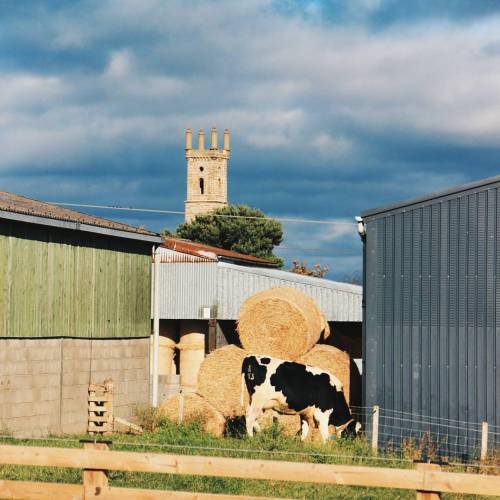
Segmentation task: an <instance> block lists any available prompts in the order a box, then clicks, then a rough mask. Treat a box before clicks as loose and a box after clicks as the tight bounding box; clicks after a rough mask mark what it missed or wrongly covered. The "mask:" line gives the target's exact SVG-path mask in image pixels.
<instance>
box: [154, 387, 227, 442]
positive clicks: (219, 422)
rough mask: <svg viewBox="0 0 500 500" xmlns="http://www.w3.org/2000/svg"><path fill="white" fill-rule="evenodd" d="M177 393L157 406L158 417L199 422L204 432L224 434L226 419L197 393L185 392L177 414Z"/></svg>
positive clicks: (175, 420) (216, 434)
mask: <svg viewBox="0 0 500 500" xmlns="http://www.w3.org/2000/svg"><path fill="white" fill-rule="evenodd" d="M180 397H181V396H180V395H179V394H174V395H173V396H171V397H170V398H169V399H167V401H165V402H164V403H162V404H161V405H160V406H159V407H158V418H161V417H163V418H166V419H167V420H169V421H171V422H175V423H180V422H181V420H180V417H181V416H182V421H183V422H200V423H201V424H202V426H203V429H204V430H205V432H208V433H210V434H213V435H214V436H216V437H220V436H222V435H223V434H224V428H225V425H226V419H225V418H224V416H223V415H222V414H221V413H220V412H218V411H217V410H216V409H215V408H214V407H213V406H212V405H211V404H210V403H208V402H207V401H206V400H205V399H204V398H202V397H201V396H200V395H198V394H185V395H184V407H183V412H182V415H180V414H179V400H180Z"/></svg>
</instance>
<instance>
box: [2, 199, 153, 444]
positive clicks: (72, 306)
mask: <svg viewBox="0 0 500 500" xmlns="http://www.w3.org/2000/svg"><path fill="white" fill-rule="evenodd" d="M160 243H161V238H160V237H159V236H158V235H157V234H155V233H151V232H148V231H145V230H143V229H140V228H136V227H131V226H128V225H125V224H121V223H118V222H113V221H110V220H106V219H102V218H99V217H93V216H90V215H86V214H82V213H78V212H75V211H72V210H67V209H64V208H61V207H59V206H55V205H51V204H48V203H44V202H40V201H36V200H32V199H29V198H26V197H23V196H18V195H15V194H11V193H6V192H2V193H0V256H1V257H0V268H1V270H0V275H1V276H2V282H1V287H0V426H1V427H2V428H3V430H4V431H5V430H7V431H10V432H12V433H14V434H15V435H41V434H47V433H51V432H54V433H56V432H57V433H60V432H63V433H66V432H83V431H85V430H86V428H87V414H88V388H89V383H90V382H96V383H102V382H103V381H104V380H105V379H107V378H108V377H111V378H112V379H113V382H114V385H115V396H114V404H115V414H116V415H119V416H122V417H125V418H126V417H128V416H129V415H130V413H131V411H132V408H133V406H134V405H135V404H137V403H147V402H148V394H149V336H150V332H151V319H150V307H151V297H150V292H151V251H152V248H153V246H155V245H158V244H160Z"/></svg>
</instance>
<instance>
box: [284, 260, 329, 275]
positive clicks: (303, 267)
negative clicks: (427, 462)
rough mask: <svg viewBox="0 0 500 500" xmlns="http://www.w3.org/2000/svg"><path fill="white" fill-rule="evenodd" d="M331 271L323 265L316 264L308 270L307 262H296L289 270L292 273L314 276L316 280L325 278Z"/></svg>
mask: <svg viewBox="0 0 500 500" xmlns="http://www.w3.org/2000/svg"><path fill="white" fill-rule="evenodd" d="M329 270H330V269H329V268H328V267H327V266H322V265H321V264H315V265H314V266H313V268H312V269H308V267H307V264H306V263H305V262H299V261H298V260H294V261H293V262H292V267H291V268H290V269H289V271H290V272H292V273H295V274H302V275H304V276H314V277H315V278H324V277H325V275H326V273H327V272H328V271H329Z"/></svg>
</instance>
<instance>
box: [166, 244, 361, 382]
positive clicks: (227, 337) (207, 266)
mask: <svg viewBox="0 0 500 500" xmlns="http://www.w3.org/2000/svg"><path fill="white" fill-rule="evenodd" d="M160 250H161V262H162V264H161V265H160V272H159V276H160V278H159V284H160V285H159V288H160V293H159V318H160V376H167V377H169V376H170V378H172V377H171V376H172V375H175V374H176V373H178V372H179V371H180V373H181V378H182V358H183V356H187V354H188V353H187V352H186V351H185V350H184V349H183V342H185V339H193V338H198V339H199V340H198V342H203V344H202V345H201V346H199V350H201V354H200V357H199V358H198V360H197V361H195V363H198V364H199V363H201V360H202V359H203V356H204V354H205V353H208V352H211V351H212V350H214V349H216V348H219V347H222V346H224V345H227V344H238V343H239V340H238V334H237V332H236V321H237V319H238V317H239V311H240V307H241V305H242V303H243V302H244V301H245V300H246V299H247V298H248V297H250V296H251V295H253V294H254V293H256V292H259V291H262V290H266V289H269V288H272V287H276V286H286V287H292V288H296V289H298V290H300V291H302V292H304V293H306V294H307V295H309V296H310V297H312V298H313V299H314V300H315V301H316V302H317V304H318V306H319V308H320V309H321V311H322V313H323V314H324V316H325V317H326V319H327V320H328V322H329V324H330V327H331V330H332V332H333V335H331V337H330V338H329V339H328V342H331V343H332V344H333V345H335V346H336V347H339V348H340V349H342V350H345V351H347V352H348V353H349V354H350V356H351V357H352V358H361V330H362V328H361V319H362V307H361V299H362V291H361V287H360V286H356V285H351V284H347V283H338V282H335V281H330V280H327V279H322V278H314V277H309V276H302V275H298V274H294V273H291V272H287V271H282V270H279V269H276V268H275V266H274V265H273V264H272V263H271V262H270V261H267V260H265V259H259V258H256V257H252V256H247V255H243V254H239V253H236V252H231V251H227V250H223V249H220V248H214V247H210V246H207V245H201V244H198V243H192V242H188V241H185V240H177V239H173V238H167V239H166V240H165V242H164V244H163V247H162V248H161V249H160ZM193 334H194V335H193ZM190 341H191V340H190ZM175 344H177V345H178V346H179V347H180V349H181V351H180V357H179V358H178V359H177V360H176V361H177V365H176V364H175V363H173V362H172V355H173V349H174V345H175ZM167 352H168V353H169V354H168V355H167V354H165V353H167ZM179 359H180V365H181V366H180V367H179ZM194 372H196V371H195V370H194ZM190 383H191V384H196V373H193V374H192V380H191V382H190ZM172 390H176V389H175V387H174V388H172Z"/></svg>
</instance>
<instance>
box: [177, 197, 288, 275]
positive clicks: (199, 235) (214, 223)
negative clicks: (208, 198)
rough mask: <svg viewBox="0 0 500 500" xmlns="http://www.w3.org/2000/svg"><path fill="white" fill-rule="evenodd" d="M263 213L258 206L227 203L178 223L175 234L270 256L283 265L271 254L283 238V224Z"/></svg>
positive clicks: (258, 255)
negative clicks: (190, 219)
mask: <svg viewBox="0 0 500 500" xmlns="http://www.w3.org/2000/svg"><path fill="white" fill-rule="evenodd" d="M265 217H266V216H265V214H264V213H263V212H262V211H261V210H259V209H258V208H251V207H249V206H247V205H228V206H227V207H223V208H219V209H218V210H215V211H214V212H211V213H209V214H204V215H198V216H197V217H196V218H195V219H194V220H193V221H191V222H186V223H184V224H181V225H180V226H178V227H177V229H176V232H175V236H176V237H178V238H184V239H187V240H191V241H196V242H198V243H205V244H206V245H213V246H216V247H220V248H225V249H226V250H233V251H234V252H240V253H243V254H245V255H253V256H255V257H261V258H263V259H269V260H271V261H273V262H275V263H277V264H279V266H280V267H282V266H283V260H282V259H281V258H279V257H277V256H276V255H273V249H274V247H275V246H277V245H279V244H280V243H281V242H282V240H283V227H282V225H281V223H280V222H278V221H276V220H274V219H269V218H265Z"/></svg>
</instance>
